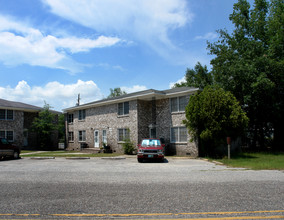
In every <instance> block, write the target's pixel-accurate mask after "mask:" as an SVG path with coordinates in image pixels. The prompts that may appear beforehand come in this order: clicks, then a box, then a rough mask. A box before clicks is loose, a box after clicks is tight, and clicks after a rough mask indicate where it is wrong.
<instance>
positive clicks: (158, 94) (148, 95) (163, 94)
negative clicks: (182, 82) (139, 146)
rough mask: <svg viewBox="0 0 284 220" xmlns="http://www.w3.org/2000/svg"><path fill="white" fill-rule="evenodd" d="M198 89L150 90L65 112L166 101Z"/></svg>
mask: <svg viewBox="0 0 284 220" xmlns="http://www.w3.org/2000/svg"><path fill="white" fill-rule="evenodd" d="M198 90H199V89H198V88H193V87H177V88H173V89H167V90H155V89H148V90H144V91H140V92H134V93H129V94H125V95H121V96H116V97H112V98H107V99H102V100H99V101H95V102H90V103H86V104H83V105H78V106H74V107H71V108H66V109H63V111H64V112H70V111H74V110H80V109H86V108H92V107H98V106H102V105H108V104H113V103H119V102H125V101H130V100H137V99H138V100H148V101H149V100H152V99H165V98H170V97H174V96H182V95H187V94H193V93H194V92H196V91H198Z"/></svg>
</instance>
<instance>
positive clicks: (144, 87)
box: [121, 85, 147, 93]
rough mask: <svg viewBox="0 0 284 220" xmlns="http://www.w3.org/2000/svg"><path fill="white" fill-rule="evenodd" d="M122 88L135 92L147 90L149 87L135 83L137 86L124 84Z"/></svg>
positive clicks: (127, 91)
mask: <svg viewBox="0 0 284 220" xmlns="http://www.w3.org/2000/svg"><path fill="white" fill-rule="evenodd" d="M121 90H122V91H125V92H126V93H133V92H139V91H143V90H147V87H146V86H140V85H135V86H132V87H126V86H122V87H121Z"/></svg>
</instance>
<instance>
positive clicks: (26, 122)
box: [0, 99, 59, 147]
mask: <svg viewBox="0 0 284 220" xmlns="http://www.w3.org/2000/svg"><path fill="white" fill-rule="evenodd" d="M41 110H43V108H40V107H37V106H34V105H29V104H25V103H21V102H12V101H8V100H4V99H0V137H4V138H6V139H7V140H8V141H9V142H12V143H14V144H15V145H17V146H20V147H37V137H36V135H35V134H34V133H33V132H31V131H30V127H31V125H32V122H33V120H34V118H35V117H37V116H38V113H39V112H40V111H41ZM54 113H59V112H54ZM56 138H57V135H56ZM52 142H53V144H54V145H57V143H58V140H57V139H54V140H53V141H52Z"/></svg>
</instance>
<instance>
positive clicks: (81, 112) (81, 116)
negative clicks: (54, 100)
mask: <svg viewBox="0 0 284 220" xmlns="http://www.w3.org/2000/svg"><path fill="white" fill-rule="evenodd" d="M85 118H86V110H85V109H83V110H79V120H85Z"/></svg>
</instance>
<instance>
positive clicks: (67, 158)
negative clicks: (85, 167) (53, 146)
mask: <svg viewBox="0 0 284 220" xmlns="http://www.w3.org/2000/svg"><path fill="white" fill-rule="evenodd" d="M65 159H66V160H87V159H90V157H65Z"/></svg>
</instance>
